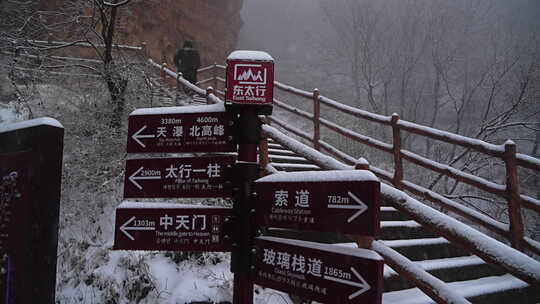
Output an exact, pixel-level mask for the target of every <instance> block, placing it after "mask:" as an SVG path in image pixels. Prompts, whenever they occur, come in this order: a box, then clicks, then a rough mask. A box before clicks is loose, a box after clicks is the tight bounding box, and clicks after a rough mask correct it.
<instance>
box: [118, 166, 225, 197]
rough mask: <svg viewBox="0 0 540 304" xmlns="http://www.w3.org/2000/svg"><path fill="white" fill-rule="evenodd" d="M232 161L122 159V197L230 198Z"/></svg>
mask: <svg viewBox="0 0 540 304" xmlns="http://www.w3.org/2000/svg"><path fill="white" fill-rule="evenodd" d="M233 162H234V157H233V156H231V155H220V156H212V157H196V158H195V157H186V158H146V159H131V160H126V172H125V181H124V197H125V198H142V197H147V198H158V197H162V198H166V197H230V196H231V189H230V187H229V186H228V184H227V181H228V180H230V176H229V175H230V168H231V166H232V165H233Z"/></svg>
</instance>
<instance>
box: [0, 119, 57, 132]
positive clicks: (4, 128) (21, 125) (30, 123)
mask: <svg viewBox="0 0 540 304" xmlns="http://www.w3.org/2000/svg"><path fill="white" fill-rule="evenodd" d="M42 125H45V126H51V127H56V128H62V129H63V128H64V126H62V124H61V123H60V122H59V121H58V120H56V119H54V118H50V117H42V118H36V119H30V120H25V121H20V122H15V123H10V124H3V125H1V126H0V133H4V132H9V131H14V130H20V129H26V128H32V127H37V126H42Z"/></svg>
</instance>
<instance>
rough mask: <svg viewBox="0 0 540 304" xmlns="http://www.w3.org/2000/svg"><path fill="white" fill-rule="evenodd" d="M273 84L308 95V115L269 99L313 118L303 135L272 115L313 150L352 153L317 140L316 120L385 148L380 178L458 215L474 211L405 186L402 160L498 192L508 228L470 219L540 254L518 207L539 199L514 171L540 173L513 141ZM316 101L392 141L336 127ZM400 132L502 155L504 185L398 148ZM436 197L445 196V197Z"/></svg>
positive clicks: (539, 206)
mask: <svg viewBox="0 0 540 304" xmlns="http://www.w3.org/2000/svg"><path fill="white" fill-rule="evenodd" d="M274 84H275V87H276V88H278V89H280V90H282V91H285V92H288V93H292V94H294V95H296V96H301V97H305V98H309V99H312V100H313V114H312V113H309V112H306V111H303V110H300V109H297V108H295V107H293V106H291V105H288V104H286V103H285V102H283V101H279V100H277V99H275V100H274V104H275V105H276V106H277V107H280V108H282V109H284V110H286V111H288V112H291V113H294V114H296V115H299V116H301V117H304V118H306V119H309V120H312V121H313V134H307V133H306V132H303V131H301V132H298V131H300V130H298V129H295V128H293V127H291V126H289V125H285V124H284V123H283V122H280V121H279V120H277V121H276V120H273V119H272V120H273V121H275V122H277V124H278V125H279V126H280V127H282V128H284V129H286V130H288V131H290V132H292V133H294V134H296V135H298V136H300V137H302V138H305V139H307V140H309V141H310V142H312V143H313V147H314V148H315V149H316V150H318V151H320V150H321V149H324V150H325V151H326V152H328V153H331V154H332V155H334V156H336V157H338V158H339V159H341V160H344V161H346V162H349V163H350V162H351V160H352V159H354V158H352V157H350V156H349V155H347V154H346V153H343V152H342V151H340V150H339V149H337V148H336V147H333V146H331V145H330V144H328V143H327V142H324V141H321V140H320V134H319V133H320V126H321V125H322V126H325V127H327V128H329V129H330V130H333V131H335V132H337V133H338V134H340V135H343V136H345V137H347V138H349V139H352V140H354V141H356V142H360V143H362V144H365V145H368V146H371V147H374V148H376V149H378V150H381V151H384V152H386V153H391V154H393V158H394V173H393V174H389V173H388V172H386V171H384V172H383V171H380V172H379V176H380V177H382V178H384V179H385V180H387V181H389V182H390V183H392V184H393V185H394V186H395V187H396V188H398V189H406V190H407V191H411V192H413V193H415V194H418V195H424V194H425V193H426V191H428V193H429V194H428V195H425V196H426V198H428V199H429V200H431V201H432V202H434V203H437V204H440V205H442V206H445V207H449V209H450V210H456V211H457V212H456V213H457V214H460V215H463V214H464V212H465V210H469V213H474V212H473V211H474V210H472V209H471V208H468V207H463V208H458V209H456V208H454V207H450V206H455V205H458V203H455V202H453V204H449V201H451V200H449V199H447V198H444V197H442V196H441V195H438V194H435V193H433V192H432V191H431V190H428V189H425V188H423V187H420V186H418V185H415V184H413V183H411V182H407V183H406V185H405V184H404V183H405V181H404V180H403V176H404V172H403V171H404V169H403V159H405V160H407V161H409V162H411V163H414V164H416V165H419V166H421V167H424V168H426V169H428V170H431V171H433V172H436V173H439V174H440V175H441V176H448V177H451V178H453V179H455V180H457V181H459V182H463V183H465V184H468V185H471V186H473V187H475V188H478V189H481V190H484V191H487V192H489V193H493V194H495V195H498V196H500V197H503V198H504V199H506V200H507V201H508V213H509V215H510V216H509V219H510V225H509V227H510V231H509V232H506V231H503V230H502V229H500V227H498V226H499V225H493V223H492V222H493V221H494V220H493V221H479V220H477V217H472V218H474V219H473V221H474V222H475V223H477V224H479V225H482V226H484V227H486V228H488V229H489V230H492V231H493V232H495V233H497V234H500V235H504V236H505V237H506V238H507V239H509V240H510V242H511V243H512V245H513V246H515V248H518V249H520V250H523V249H524V248H526V249H529V250H531V251H533V252H534V253H536V254H540V250H538V247H535V246H531V245H530V242H525V241H524V228H523V220H522V218H521V211H520V210H521V208H522V207H525V208H528V209H531V210H534V211H536V212H540V201H539V200H538V199H535V198H532V197H530V196H527V195H523V194H521V193H519V180H518V175H517V167H518V166H521V167H525V168H529V169H532V170H535V171H539V172H540V160H539V159H536V158H534V157H531V156H527V155H524V154H518V153H516V145H515V144H514V143H513V142H511V141H508V142H506V143H504V144H502V145H494V144H491V143H487V142H484V141H482V140H479V139H476V138H470V137H465V136H461V135H458V134H454V133H451V132H447V131H442V130H437V129H434V128H430V127H427V126H422V125H419V124H416V123H413V122H409V121H405V120H401V119H400V118H399V116H398V115H397V114H394V115H392V116H383V115H379V114H374V113H370V112H367V111H364V110H360V109H357V108H354V107H351V106H348V105H344V104H341V103H339V102H338V101H335V100H332V99H330V98H327V97H325V96H322V95H320V93H319V91H318V90H317V89H315V90H314V91H313V93H310V92H307V91H304V90H300V89H297V88H294V87H292V86H289V85H286V84H283V83H281V82H277V81H276V82H275V83H274ZM320 104H324V105H326V106H329V107H331V108H333V109H336V110H338V111H340V112H343V113H347V114H349V115H352V116H354V117H357V118H361V119H365V120H369V121H372V122H376V123H379V124H382V125H388V126H391V128H392V142H393V143H392V144H386V143H384V142H381V141H379V140H376V139H374V138H371V137H369V136H365V135H361V134H359V133H357V132H354V131H352V130H350V129H348V128H345V127H341V126H339V125H338V124H337V123H334V122H331V121H329V120H327V119H323V118H321V117H320ZM401 131H407V132H410V133H414V134H418V135H422V136H426V137H428V138H430V139H435V140H440V141H443V142H447V143H451V144H454V145H459V146H461V147H464V148H466V149H470V150H475V151H478V152H481V153H484V154H487V155H490V156H493V157H496V158H499V159H502V160H503V161H504V162H505V164H506V175H507V178H506V180H507V183H506V184H504V185H501V184H497V183H495V182H491V181H488V180H486V179H484V178H481V177H478V176H475V175H473V174H470V173H468V172H465V171H462V170H459V169H456V168H453V167H451V166H448V165H443V164H440V163H437V162H434V161H432V160H430V159H428V158H425V157H423V156H420V155H418V154H415V153H413V152H410V151H407V150H403V149H401V137H402V135H401ZM387 173H388V174H387ZM420 189H423V190H422V191H420ZM441 198H444V200H443V199H441ZM466 217H468V218H469V217H470V216H466ZM503 225H504V224H503Z"/></svg>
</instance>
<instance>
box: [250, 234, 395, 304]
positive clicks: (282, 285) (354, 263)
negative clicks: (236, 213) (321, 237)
mask: <svg viewBox="0 0 540 304" xmlns="http://www.w3.org/2000/svg"><path fill="white" fill-rule="evenodd" d="M255 246H256V248H257V251H256V258H255V273H254V281H255V283H256V284H259V285H262V286H265V287H270V288H273V289H277V290H281V291H284V292H288V293H292V294H296V295H299V296H302V297H305V298H308V299H312V300H315V301H318V302H323V303H333V304H345V303H370V304H377V303H381V298H382V289H383V287H382V283H383V264H384V263H383V260H382V258H381V257H380V256H379V255H378V254H377V253H376V252H374V251H371V250H367V249H359V248H347V247H343V246H336V245H326V244H319V243H313V242H306V241H299V240H289V239H282V238H275V237H258V238H256V239H255Z"/></svg>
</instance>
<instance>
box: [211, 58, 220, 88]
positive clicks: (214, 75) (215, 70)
mask: <svg viewBox="0 0 540 304" xmlns="http://www.w3.org/2000/svg"><path fill="white" fill-rule="evenodd" d="M217 70H218V67H217V63H215V62H214V67H213V68H212V78H213V79H214V89H215V90H216V91H217V90H219V83H218V79H217V78H218V72H217Z"/></svg>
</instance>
